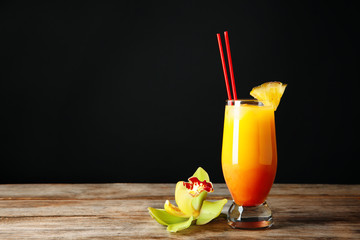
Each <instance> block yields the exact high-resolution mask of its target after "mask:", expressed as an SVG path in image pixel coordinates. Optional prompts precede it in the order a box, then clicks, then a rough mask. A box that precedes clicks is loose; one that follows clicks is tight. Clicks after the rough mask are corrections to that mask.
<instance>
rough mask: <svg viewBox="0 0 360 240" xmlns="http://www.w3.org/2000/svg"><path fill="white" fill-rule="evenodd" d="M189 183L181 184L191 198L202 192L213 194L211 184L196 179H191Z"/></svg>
mask: <svg viewBox="0 0 360 240" xmlns="http://www.w3.org/2000/svg"><path fill="white" fill-rule="evenodd" d="M188 180H189V182H183V184H184V186H185V187H186V188H187V189H188V191H189V194H190V195H191V196H193V197H196V196H198V195H199V194H200V193H202V192H203V191H206V192H208V193H210V192H213V191H214V188H213V185H212V183H211V182H206V180H204V181H200V180H199V179H198V178H197V177H191V178H189V179H188Z"/></svg>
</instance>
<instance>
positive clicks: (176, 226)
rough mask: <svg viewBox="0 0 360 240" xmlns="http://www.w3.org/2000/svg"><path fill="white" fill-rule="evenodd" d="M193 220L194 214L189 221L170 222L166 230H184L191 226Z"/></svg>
mask: <svg viewBox="0 0 360 240" xmlns="http://www.w3.org/2000/svg"><path fill="white" fill-rule="evenodd" d="M193 220H194V218H193V216H191V217H190V218H189V219H188V220H187V221H184V222H180V223H174V224H170V225H169V226H168V227H167V229H166V230H168V231H169V232H177V231H181V230H184V229H186V228H188V227H190V225H191V223H192V221H193Z"/></svg>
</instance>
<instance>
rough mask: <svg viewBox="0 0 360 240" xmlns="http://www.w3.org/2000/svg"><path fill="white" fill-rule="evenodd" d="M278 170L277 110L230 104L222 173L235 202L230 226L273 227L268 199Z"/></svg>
mask: <svg viewBox="0 0 360 240" xmlns="http://www.w3.org/2000/svg"><path fill="white" fill-rule="evenodd" d="M276 167H277V153H276V138H275V121H274V109H273V108H272V107H271V106H264V104H262V103H261V102H259V101H257V100H229V101H227V105H226V106H225V118H224V133H223V145H222V169H223V174H224V178H225V181H226V185H227V187H228V189H229V191H230V193H231V195H232V198H233V200H234V203H233V205H232V206H231V208H230V210H229V217H228V220H229V224H230V225H231V226H233V227H235V228H263V227H269V226H271V224H272V216H271V211H270V209H269V208H268V207H267V205H266V203H265V199H266V197H267V195H268V194H269V192H270V189H271V186H272V184H273V182H274V179H275V174H276ZM259 213H260V214H259Z"/></svg>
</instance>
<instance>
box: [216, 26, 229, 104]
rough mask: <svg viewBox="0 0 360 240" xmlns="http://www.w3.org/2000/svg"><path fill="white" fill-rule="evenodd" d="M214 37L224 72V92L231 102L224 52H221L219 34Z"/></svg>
mask: <svg viewBox="0 0 360 240" xmlns="http://www.w3.org/2000/svg"><path fill="white" fill-rule="evenodd" d="M216 36H217V40H218V44H219V51H220V58H221V64H222V68H223V72H224V78H225V86H226V92H227V95H228V99H229V100H231V92H230V87H229V79H228V75H227V71H226V65H225V58H224V50H223V47H222V43H221V36H220V33H217V34H216Z"/></svg>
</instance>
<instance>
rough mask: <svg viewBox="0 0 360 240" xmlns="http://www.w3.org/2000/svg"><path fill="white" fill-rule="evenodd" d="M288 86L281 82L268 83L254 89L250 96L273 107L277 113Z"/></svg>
mask: <svg viewBox="0 0 360 240" xmlns="http://www.w3.org/2000/svg"><path fill="white" fill-rule="evenodd" d="M286 86H287V84H283V83H281V82H266V83H263V84H261V85H260V86H257V87H254V88H253V89H252V90H251V92H250V95H251V96H253V97H254V98H256V99H257V100H259V101H260V102H262V103H263V104H264V105H265V106H271V107H273V108H274V111H276V108H277V107H278V105H279V103H280V99H281V97H282V95H283V94H284V91H285V88H286Z"/></svg>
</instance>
